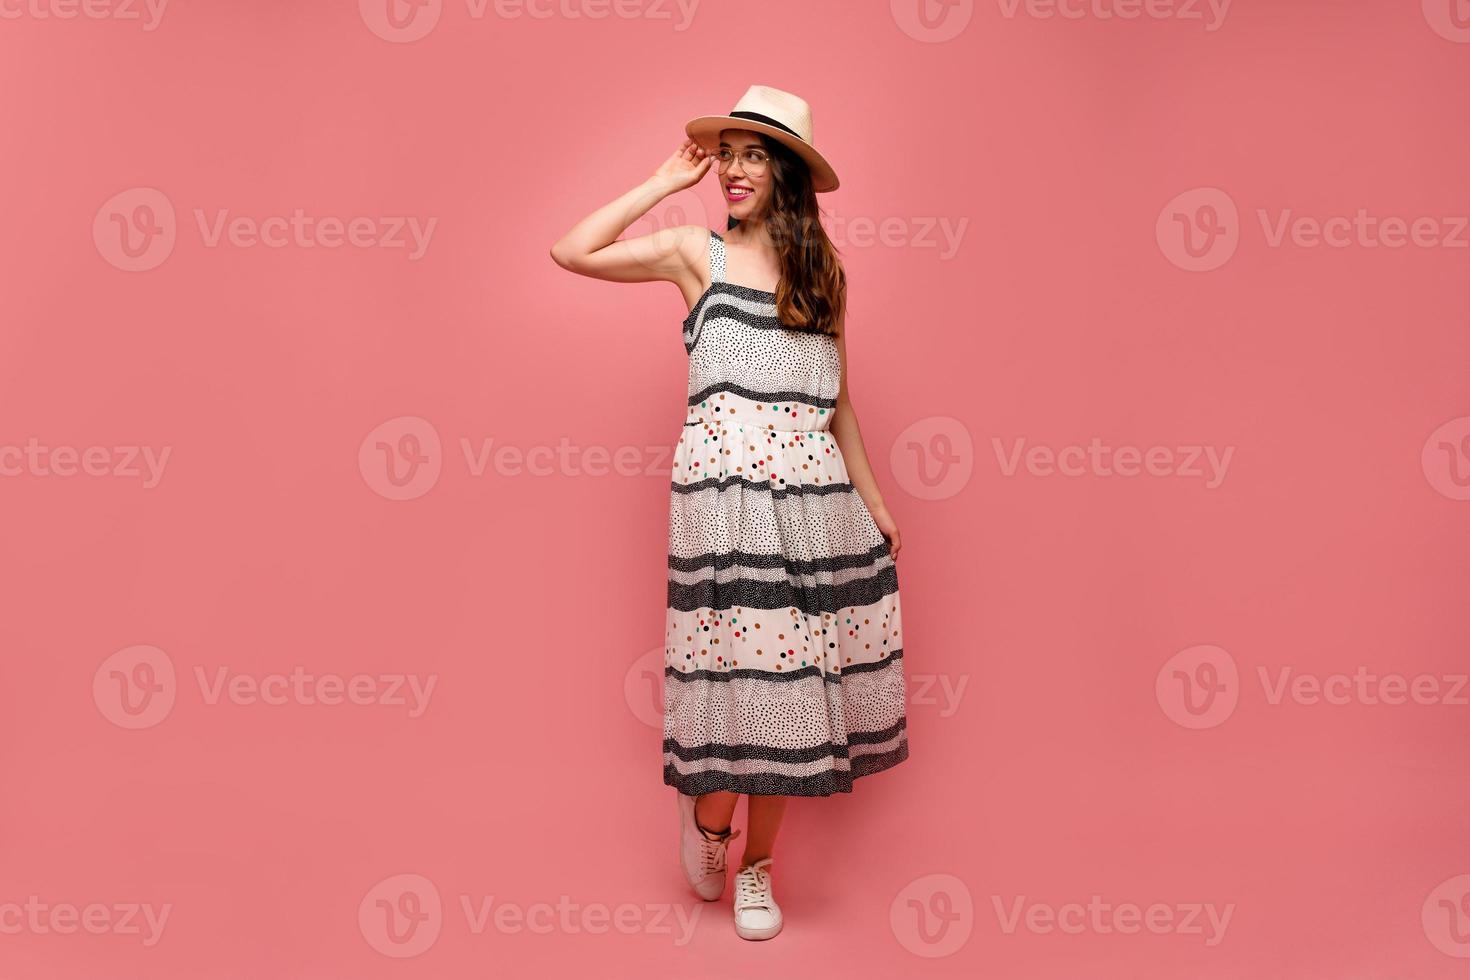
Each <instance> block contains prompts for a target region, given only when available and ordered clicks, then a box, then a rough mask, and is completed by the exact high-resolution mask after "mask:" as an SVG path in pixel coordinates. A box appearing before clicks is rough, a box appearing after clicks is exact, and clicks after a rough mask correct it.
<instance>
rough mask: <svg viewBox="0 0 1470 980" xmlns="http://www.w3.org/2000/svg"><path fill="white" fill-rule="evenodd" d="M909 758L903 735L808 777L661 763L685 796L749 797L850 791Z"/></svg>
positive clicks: (667, 777) (667, 779) (669, 782)
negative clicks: (884, 748)
mask: <svg viewBox="0 0 1470 980" xmlns="http://www.w3.org/2000/svg"><path fill="white" fill-rule="evenodd" d="M908 757H909V743H908V737H907V735H905V736H903V740H902V741H901V742H899V743H898V745H897V746H895V747H894V748H892V749H890V750H889V751H887V752H875V753H872V754H870V755H860V756H857V757H856V758H854V759H853V760H852V762H851V764H850V765H849V766H848V768H846V769H830V770H828V771H826V772H821V773H816V774H814V775H810V776H786V775H782V774H780V773H773V772H755V773H729V772H721V771H720V770H718V769H709V770H705V771H703V772H692V773H687V774H686V773H681V772H679V770H678V769H677V768H675V766H674V765H673V764H672V763H665V764H664V783H665V784H667V785H669V786H672V787H674V788H675V789H676V790H678V791H679V792H680V793H682V794H684V795H685V796H702V795H703V794H705V793H714V792H718V791H724V792H728V793H745V794H747V795H750V796H831V795H832V794H833V793H851V792H852V784H853V781H854V780H856V779H859V778H861V777H863V776H868V775H872V774H873V773H877V772H882V771H883V770H885V769H891V768H893V767H894V766H896V765H898V764H899V763H900V762H902V761H903V760H905V759H907V758H908Z"/></svg>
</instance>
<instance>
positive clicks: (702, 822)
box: [694, 790, 740, 836]
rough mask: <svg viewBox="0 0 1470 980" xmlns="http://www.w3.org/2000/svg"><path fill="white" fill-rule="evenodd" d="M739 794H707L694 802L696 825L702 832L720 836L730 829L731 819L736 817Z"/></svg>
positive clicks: (723, 792) (722, 791)
mask: <svg viewBox="0 0 1470 980" xmlns="http://www.w3.org/2000/svg"><path fill="white" fill-rule="evenodd" d="M739 799H740V794H739V793H726V792H725V791H724V790H720V791H719V792H715V793H705V794H704V795H703V796H701V797H698V798H697V799H695V801H694V823H695V825H696V826H698V827H699V829H700V830H703V831H706V832H707V833H708V834H713V835H715V836H719V835H721V834H723V833H725V831H727V830H729V829H730V818H731V817H733V816H735V803H736V802H737V801H738V800H739Z"/></svg>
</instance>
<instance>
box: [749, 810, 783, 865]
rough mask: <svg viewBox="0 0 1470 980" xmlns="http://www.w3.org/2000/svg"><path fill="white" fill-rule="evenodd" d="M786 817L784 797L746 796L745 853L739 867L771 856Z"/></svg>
mask: <svg viewBox="0 0 1470 980" xmlns="http://www.w3.org/2000/svg"><path fill="white" fill-rule="evenodd" d="M785 815H786V797H784V796H754V795H752V796H748V797H746V804H745V823H746V827H745V853H744V854H742V855H741V856H740V866H741V867H742V868H746V867H749V866H750V865H752V864H754V863H755V862H757V861H763V860H765V859H766V858H768V857H770V856H771V852H772V851H773V850H774V849H775V847H776V832H777V831H778V830H780V829H781V818H782V817H783V816H785Z"/></svg>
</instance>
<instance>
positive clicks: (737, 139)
mask: <svg viewBox="0 0 1470 980" xmlns="http://www.w3.org/2000/svg"><path fill="white" fill-rule="evenodd" d="M726 147H728V148H729V149H730V151H731V152H733V153H734V154H735V159H734V160H731V161H730V169H728V170H726V171H725V172H724V173H722V174H720V175H719V176H720V191H721V192H722V193H723V194H724V195H725V204H726V206H727V207H729V209H730V214H731V216H732V217H735V218H740V219H742V220H743V219H746V218H750V217H753V216H756V215H759V214H763V213H764V212H765V209H766V207H767V205H768V204H769V203H770V200H771V182H772V180H773V179H774V178H773V177H772V175H771V163H770V154H769V153H768V152H767V151H766V148H765V144H764V143H762V142H761V138H760V135H759V134H757V133H753V132H751V131H749V130H746V129H726V130H723V131H722V132H721V133H720V145H719V149H724V148H726ZM747 151H753V152H756V153H759V154H760V155H761V156H763V157H764V158H765V160H766V163H765V168H764V170H762V168H761V167H759V166H752V165H751V163H750V162H749V161H748V160H747V159H746V152H747ZM752 171H755V172H752Z"/></svg>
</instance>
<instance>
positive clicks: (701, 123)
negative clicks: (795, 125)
mask: <svg viewBox="0 0 1470 980" xmlns="http://www.w3.org/2000/svg"><path fill="white" fill-rule="evenodd" d="M724 129H745V130H749V131H751V132H753V133H761V134H763V135H765V136H769V137H771V138H772V139H774V140H776V141H777V142H779V143H781V144H782V145H783V146H787V147H790V148H791V149H792V150H793V151H794V152H795V153H796V154H797V155H798V156H800V157H801V158H802V159H803V160H805V161H806V165H807V166H808V167H810V168H811V172H812V189H813V190H815V191H816V192H817V193H818V194H822V193H825V192H827V191H835V190H836V189H837V187H838V181H837V171H835V170H833V169H832V165H831V164H830V163H828V162H827V158H826V157H824V156H822V154H820V153H818V152H817V149H816V147H814V146H812V145H811V144H810V143H808V142H807V141H806V140H804V139H802V138H801V137H800V136H793V135H791V134H790V133H788V132H786V131H785V130H784V129H777V128H776V127H775V126H768V125H766V124H765V123H761V122H756V121H754V120H752V119H740V118H738V117H736V116H700V117H698V118H696V119H691V120H689V122H688V123H687V124H685V126H684V132H685V133H687V134H688V135H689V136H690V137H692V138H693V139H694V141H695V142H696V143H698V144H699V145H700V146H702V147H704V148H705V149H706V150H714V149H716V148H717V147H718V146H719V145H720V131H721V130H724Z"/></svg>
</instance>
